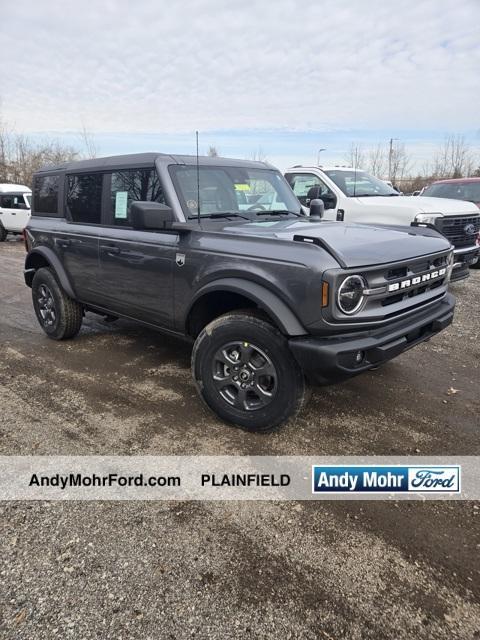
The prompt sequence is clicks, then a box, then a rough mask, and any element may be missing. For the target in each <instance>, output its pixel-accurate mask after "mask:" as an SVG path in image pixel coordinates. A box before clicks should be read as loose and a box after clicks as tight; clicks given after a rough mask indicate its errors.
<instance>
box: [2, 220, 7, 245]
mask: <svg viewBox="0 0 480 640" xmlns="http://www.w3.org/2000/svg"><path fill="white" fill-rule="evenodd" d="M7 236H8V231H7V230H6V229H5V227H4V226H3V224H2V223H1V222H0V242H5V240H6V239H7Z"/></svg>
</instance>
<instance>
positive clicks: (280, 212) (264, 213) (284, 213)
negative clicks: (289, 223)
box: [256, 209, 303, 217]
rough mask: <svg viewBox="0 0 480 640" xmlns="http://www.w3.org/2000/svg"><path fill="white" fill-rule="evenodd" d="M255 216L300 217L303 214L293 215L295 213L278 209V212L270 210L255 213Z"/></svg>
mask: <svg viewBox="0 0 480 640" xmlns="http://www.w3.org/2000/svg"><path fill="white" fill-rule="evenodd" d="M256 215H257V216H277V215H279V216H289V215H292V216H297V217H298V216H301V215H303V214H301V213H295V211H288V210H287V209H279V210H278V211H274V210H273V209H272V210H268V211H257V212H256Z"/></svg>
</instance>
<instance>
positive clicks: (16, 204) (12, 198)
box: [0, 193, 27, 209]
mask: <svg viewBox="0 0 480 640" xmlns="http://www.w3.org/2000/svg"><path fill="white" fill-rule="evenodd" d="M0 207H2V208H4V209H26V208H27V205H26V204H25V200H24V199H23V193H22V194H15V193H8V194H6V195H3V196H0Z"/></svg>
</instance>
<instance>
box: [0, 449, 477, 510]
mask: <svg viewBox="0 0 480 640" xmlns="http://www.w3.org/2000/svg"><path fill="white" fill-rule="evenodd" d="M445 499H447V500H480V457H479V456H461V457H452V456H447V457H418V456H414V457H413V456H411V457H399V456H374V457H351V456H349V457H346V456H339V457H325V456H278V457H277V456H248V457H247V456H245V457H243V456H123V457H122V456H0V500H445Z"/></svg>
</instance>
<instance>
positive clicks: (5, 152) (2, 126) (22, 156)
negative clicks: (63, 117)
mask: <svg viewBox="0 0 480 640" xmlns="http://www.w3.org/2000/svg"><path fill="white" fill-rule="evenodd" d="M78 156H79V153H78V150H77V149H75V148H73V147H71V146H68V145H64V144H62V143H61V142H60V141H59V140H57V139H46V140H43V141H40V142H37V141H34V140H32V139H31V138H29V137H28V136H26V135H24V134H19V133H16V132H15V131H13V130H12V129H11V128H9V127H8V126H7V124H6V123H5V122H3V121H1V120H0V182H12V183H16V184H25V185H31V183H32V176H33V174H34V173H35V171H37V170H38V169H40V168H41V167H43V166H45V165H48V164H60V163H63V162H68V161H70V160H74V159H76V158H77V157H78Z"/></svg>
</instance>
